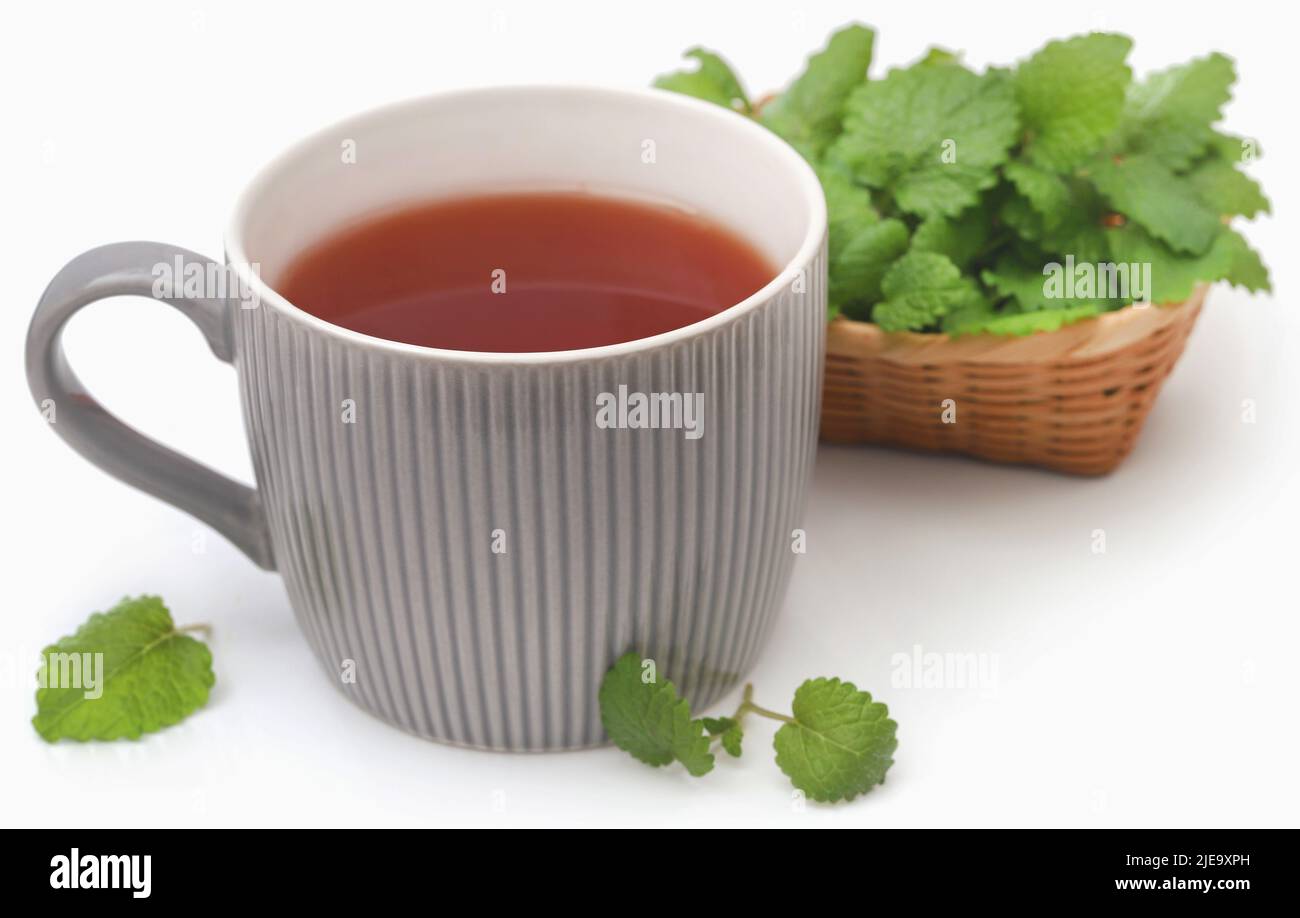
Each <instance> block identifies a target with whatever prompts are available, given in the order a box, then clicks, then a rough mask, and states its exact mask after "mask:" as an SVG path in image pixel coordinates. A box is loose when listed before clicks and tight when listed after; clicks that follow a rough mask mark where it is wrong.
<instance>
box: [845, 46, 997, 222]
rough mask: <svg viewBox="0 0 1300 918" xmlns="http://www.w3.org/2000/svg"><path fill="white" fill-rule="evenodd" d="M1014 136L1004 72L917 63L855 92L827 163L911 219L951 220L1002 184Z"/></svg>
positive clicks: (895, 71) (863, 86)
mask: <svg viewBox="0 0 1300 918" xmlns="http://www.w3.org/2000/svg"><path fill="white" fill-rule="evenodd" d="M1017 130H1018V123H1017V119H1016V103H1015V98H1014V92H1013V90H1012V86H1011V81H1010V80H1009V79H1008V78H1007V76H1006V75H1005V74H1004V73H1001V72H999V71H994V72H990V73H987V74H985V75H984V76H976V75H975V74H974V73H972V72H971V71H969V70H967V69H966V68H964V67H962V66H960V65H957V64H951V63H948V64H939V65H935V64H924V63H923V64H915V65H913V66H912V67H910V68H908V69H906V70H892V71H890V72H889V74H888V75H887V76H886V77H885V78H884V79H883V80H874V81H871V82H868V83H865V84H863V85H862V86H859V87H858V88H857V89H855V90H854V91H853V93H852V95H850V96H849V100H848V104H847V106H846V108H845V116H844V133H843V134H841V135H840V138H839V139H838V140H837V141H836V142H835V144H834V145H833V146H832V147H831V149H830V151H829V153H828V156H830V157H832V158H834V159H835V160H837V161H838V162H842V163H844V164H845V165H846V166H847V167H848V168H849V169H851V170H852V172H853V175H854V176H855V177H856V178H857V179H858V180H859V181H861V182H863V183H864V184H866V185H869V186H871V187H872V188H879V189H883V190H887V191H888V193H889V194H890V195H891V196H892V198H893V200H894V202H895V203H896V204H897V205H898V207H899V208H900V209H901V210H903V211H906V212H907V213H911V214H915V215H917V216H919V217H922V218H926V217H952V216H956V215H957V214H959V213H961V212H962V211H963V210H965V209H966V208H967V207H970V206H971V205H972V204H974V203H975V202H976V201H977V200H978V199H979V193H980V192H981V191H983V190H984V189H986V188H989V187H991V186H992V185H993V184H994V183H996V182H997V167H998V166H999V165H1000V164H1001V163H1002V162H1004V161H1005V160H1006V158H1007V151H1008V149H1009V148H1010V146H1011V145H1012V143H1014V141H1015V138H1016V134H1017Z"/></svg>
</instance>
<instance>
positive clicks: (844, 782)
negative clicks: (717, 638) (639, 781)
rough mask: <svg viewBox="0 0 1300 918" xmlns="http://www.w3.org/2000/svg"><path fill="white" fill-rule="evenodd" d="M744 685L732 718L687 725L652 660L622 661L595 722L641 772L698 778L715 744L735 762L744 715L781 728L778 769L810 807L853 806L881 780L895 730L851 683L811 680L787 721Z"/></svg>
mask: <svg viewBox="0 0 1300 918" xmlns="http://www.w3.org/2000/svg"><path fill="white" fill-rule="evenodd" d="M753 694H754V687H753V686H752V685H746V686H745V692H744V696H743V697H742V699H741V702H740V705H739V706H738V707H737V708H736V710H735V711H734V712H733V713H732V714H731V716H730V717H700V718H692V717H691V709H690V705H689V704H688V703H687V701H686V700H685V699H684V698H679V697H678V696H677V689H676V687H675V686H674V685H673V684H672V682H670V681H668V680H666V679H660V678H659V677H658V673H657V670H656V668H655V666H654V664H653V661H651V660H643V659H642V658H641V655H640V654H638V653H636V652H634V651H633V652H629V653H626V654H624V655H623V656H622V657H620V658H619V659H618V661H617V662H616V663H615V664H614V665H613V667H611V668H610V670H609V672H608V673H606V674H605V678H604V679H603V680H602V682H601V684H600V694H599V701H600V718H601V722H602V723H603V724H604V726H605V732H606V733H608V734H609V738H610V739H611V740H613V742H614V744H615V745H616V746H618V747H619V748H620V749H622V750H623V751H624V752H627V753H630V754H631V755H632V756H633V757H634V758H636V759H639V760H640V761H642V762H645V763H646V764H647V765H654V766H661V765H669V764H671V763H673V762H674V761H676V762H681V763H682V765H683V766H685V768H686V770H687V771H688V772H690V773H691V774H692V775H695V776H696V777H700V776H701V775H705V774H708V773H709V772H710V771H712V770H713V767H714V763H715V760H714V755H713V752H712V749H713V744H714V743H715V742H717V743H718V744H719V745H720V746H721V748H722V749H723V750H724V751H725V752H726V753H727V754H728V755H731V756H734V757H737V758H738V757H739V756H740V754H741V751H742V745H743V741H744V736H745V728H744V722H745V717H746V715H749V714H754V715H757V716H760V717H767V718H770V719H772V720H776V721H780V723H781V727H780V729H778V730H777V731H776V737H775V739H774V740H773V745H774V746H775V748H776V764H777V767H779V768H780V769H781V771H783V772H785V774H786V775H787V776H788V777H789V778H790V782H791V783H792V784H793V785H794V786H795V787H796V788H798V789H799V790H801V791H803V792H804V793H805V794H806V795H807V796H809V797H811V798H812V799H813V800H817V801H821V802H823V803H834V802H836V801H839V800H852V799H853V798H854V797H856V796H858V795H859V794H865V793H866V792H867V791H869V790H871V788H873V787H875V786H876V785H877V784H880V783H881V782H883V781H884V780H885V772H887V771H888V770H889V766H891V765H892V764H894V759H893V754H894V750H895V749H896V748H898V740H897V739H896V738H895V731H896V730H897V729H898V725H897V724H896V723H894V721H892V720H890V719H889V710H888V708H886V707H885V705H883V704H881V703H880V702H877V701H872V699H871V695H870V694H869V693H867V692H863V691H859V690H858V688H857V687H856V686H855V685H853V683H851V682H841V681H840V680H839V679H825V678H822V679H809V680H808V681H806V682H804V683H803V685H801V686H799V688H798V690H797V691H796V692H795V694H794V702H793V704H792V705H791V709H792V713H791V714H788V715H787V714H782V713H780V712H778V711H770V710H768V709H767V708H763V707H760V706H759V705H757V704H755V703H754V700H753Z"/></svg>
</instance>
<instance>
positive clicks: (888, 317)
mask: <svg viewBox="0 0 1300 918" xmlns="http://www.w3.org/2000/svg"><path fill="white" fill-rule="evenodd" d="M880 287H881V296H882V297H883V300H882V301H881V302H880V303H878V304H877V305H876V308H875V309H873V310H872V313H871V319H872V321H873V322H875V323H876V324H877V325H879V326H880V327H881V328H882V329H884V330H885V331H924V330H926V329H928V328H931V327H933V326H936V325H938V324H939V323H940V320H941V319H942V318H943V317H944V316H945V315H947V314H949V313H951V312H956V311H958V310H964V309H971V308H974V307H977V306H978V305H979V302H980V301H981V300H982V299H983V294H982V293H980V291H979V288H978V287H977V286H976V285H975V282H974V281H973V280H971V279H970V278H969V277H965V276H963V275H962V273H961V271H960V270H959V269H958V267H957V266H956V265H954V264H953V263H952V262H951V261H949V260H948V259H947V258H945V257H944V256H943V255H939V254H937V253H935V252H907V253H906V254H904V255H903V256H902V257H901V258H899V259H898V260H897V261H896V262H894V264H893V265H892V266H891V267H890V269H889V270H888V271H887V272H886V273H885V277H884V280H882V281H881V284H880Z"/></svg>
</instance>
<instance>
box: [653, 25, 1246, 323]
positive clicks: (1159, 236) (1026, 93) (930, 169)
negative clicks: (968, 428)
mask: <svg viewBox="0 0 1300 918" xmlns="http://www.w3.org/2000/svg"><path fill="white" fill-rule="evenodd" d="M874 46H875V33H874V32H873V31H872V30H871V29H869V28H867V27H866V26H863V25H858V24H852V25H849V26H846V27H845V28H843V29H841V30H839V31H837V32H836V33H834V34H833V35H832V36H831V38H830V41H829V43H828V44H827V46H826V47H825V48H824V49H823V50H822V51H820V52H818V53H817V54H814V55H813V56H812V57H811V58H810V59H809V60H808V64H807V67H806V68H805V70H804V72H803V73H802V74H801V75H800V76H799V77H797V78H796V79H795V80H794V82H793V83H791V84H790V86H789V87H788V88H787V89H786V90H785V91H784V92H782V93H781V94H779V95H777V96H776V97H774V98H772V99H770V100H767V101H766V102H762V103H758V104H755V103H751V101H750V100H749V98H748V97H747V96H746V94H745V90H744V88H743V86H742V84H741V82H740V80H739V79H738V78H737V77H736V75H735V74H734V72H733V71H732V69H731V67H730V66H729V65H728V64H727V63H726V61H725V60H723V59H722V58H721V57H720V56H718V55H717V54H715V53H713V52H711V51H705V50H703V49H699V48H697V49H695V50H693V51H692V52H690V56H692V57H694V58H695V59H696V60H697V61H699V63H700V66H699V68H698V69H695V70H687V71H679V72H677V73H672V74H667V75H665V76H661V77H659V78H658V79H657V80H656V81H655V85H657V86H659V87H661V88H665V89H671V90H674V91H677V92H683V93H687V94H690V95H694V96H698V97H700V98H704V99H709V100H711V101H714V102H718V103H719V104H723V105H726V106H727V107H728V108H731V109H733V110H734V111H737V112H740V113H741V114H744V115H746V116H749V117H753V118H755V119H757V120H758V121H759V122H760V123H762V124H764V125H766V126H767V127H768V128H770V129H771V130H772V131H774V132H775V133H777V134H779V135H780V136H781V137H783V138H784V139H785V140H787V141H788V142H789V143H790V144H791V145H792V146H793V147H794V148H795V149H796V150H798V151H799V152H800V153H801V154H802V155H803V156H804V158H805V159H807V160H808V161H809V162H810V163H811V164H812V165H813V167H814V168H815V169H816V171H817V174H818V176H819V177H820V178H821V181H822V187H823V189H824V190H825V193H826V203H827V208H828V217H829V225H830V297H829V299H830V315H831V317H834V316H835V315H837V314H843V315H845V316H848V317H850V318H854V319H860V320H864V321H872V322H875V323H876V324H878V325H880V326H881V327H882V328H884V329H885V330H887V331H917V332H947V333H949V334H952V335H960V334H966V333H971V332H989V333H995V334H1009V335H1024V334H1029V333H1031V332H1035V331H1051V330H1054V329H1056V328H1059V327H1060V326H1061V325H1063V324H1067V323H1069V322H1074V321H1078V320H1079V319H1084V318H1088V317H1090V316H1095V315H1097V314H1099V313H1101V312H1106V311H1111V310H1115V309H1120V308H1122V307H1124V306H1127V305H1129V304H1130V303H1132V302H1134V298H1133V297H1132V296H1128V295H1123V294H1121V295H1111V294H1112V293H1113V291H1111V290H1110V289H1106V290H1105V291H1101V290H1097V289H1089V288H1088V287H1083V288H1082V289H1079V290H1077V291H1068V292H1067V295H1062V294H1060V293H1058V292H1053V293H1052V294H1051V295H1049V294H1048V292H1047V289H1046V288H1045V285H1044V271H1045V268H1047V267H1048V266H1050V265H1063V264H1066V263H1067V256H1068V257H1071V258H1073V259H1074V262H1075V263H1076V264H1078V263H1088V264H1092V265H1099V264H1107V265H1133V264H1139V265H1149V266H1150V281H1151V282H1150V289H1149V290H1147V291H1145V292H1144V299H1147V300H1149V301H1150V302H1153V303H1158V304H1163V303H1176V302H1181V301H1183V300H1185V299H1187V298H1188V297H1189V296H1190V295H1191V293H1192V291H1193V290H1194V289H1195V287H1196V285H1197V284H1200V283H1207V282H1212V281H1219V280H1224V281H1227V282H1229V283H1231V284H1235V285H1238V286H1241V287H1244V288H1245V289H1247V290H1250V291H1252V292H1254V291H1259V290H1270V289H1271V286H1270V282H1269V275H1268V269H1267V268H1266V267H1265V266H1264V263H1263V262H1262V261H1261V259H1260V257H1259V255H1258V254H1257V253H1256V252H1255V251H1254V250H1252V249H1251V248H1250V246H1249V244H1248V243H1247V242H1246V240H1245V239H1244V238H1243V237H1242V236H1241V235H1240V234H1239V233H1238V232H1237V231H1236V230H1234V229H1233V228H1232V227H1231V226H1230V225H1229V221H1230V220H1231V219H1232V218H1233V217H1244V218H1246V219H1252V218H1254V217H1255V216H1257V215H1258V214H1261V213H1269V212H1270V205H1269V201H1268V199H1267V198H1266V197H1265V196H1264V193H1263V191H1262V190H1261V189H1260V187H1259V185H1258V184H1257V183H1256V182H1255V180H1254V179H1252V178H1251V177H1250V176H1248V175H1247V174H1246V173H1245V172H1244V171H1242V169H1241V168H1240V167H1241V166H1242V165H1245V164H1249V163H1250V162H1252V161H1253V160H1254V159H1255V158H1257V157H1258V155H1259V148H1258V145H1257V144H1256V143H1255V142H1254V141H1251V140H1246V139H1243V138H1238V137H1233V136H1231V135H1228V134H1224V133H1222V132H1220V131H1219V130H1217V128H1216V127H1215V125H1216V124H1217V123H1218V122H1219V120H1220V118H1221V114H1222V109H1223V106H1224V104H1225V103H1226V102H1227V101H1228V100H1229V99H1230V98H1231V87H1232V84H1233V82H1234V80H1235V78H1236V74H1235V67H1234V65H1233V62H1232V60H1231V59H1230V58H1228V57H1226V56H1225V55H1222V54H1218V53H1214V54H1210V55H1208V56H1206V57H1203V58H1198V59H1196V60H1193V61H1190V62H1188V63H1186V64H1183V65H1180V66H1176V67H1171V68H1169V69H1167V70H1163V71H1160V72H1157V73H1153V74H1151V75H1150V76H1148V77H1147V78H1146V79H1145V80H1142V81H1134V79H1133V75H1132V71H1131V70H1130V69H1129V66H1128V64H1127V62H1126V61H1127V57H1128V54H1129V51H1130V50H1131V48H1132V41H1131V40H1130V39H1129V38H1127V37H1125V36H1123V35H1116V34H1108V33H1091V34H1087V35H1079V36H1076V37H1073V38H1069V39H1066V40H1063V41H1053V42H1050V43H1048V44H1047V45H1046V46H1045V47H1043V48H1042V49H1041V50H1039V51H1038V52H1037V53H1035V54H1033V55H1031V56H1030V57H1029V58H1027V59H1025V60H1023V61H1021V62H1020V63H1019V64H1018V65H1016V66H1015V67H1013V68H1011V69H1004V68H996V67H993V68H988V69H986V70H985V71H984V72H982V73H977V72H975V71H974V70H972V69H970V68H968V67H966V66H965V65H963V64H962V62H961V59H960V57H959V56H958V55H956V54H953V53H952V52H950V51H946V50H943V49H938V48H936V49H931V50H930V51H929V52H927V53H926V54H925V55H924V56H923V57H922V58H921V59H919V60H918V61H916V62H915V63H913V64H911V65H910V66H907V67H901V68H895V69H892V70H890V71H889V72H888V73H886V74H885V75H884V76H883V77H881V78H879V79H870V78H868V76H867V71H868V68H869V67H870V65H871V59H872V54H873V51H874Z"/></svg>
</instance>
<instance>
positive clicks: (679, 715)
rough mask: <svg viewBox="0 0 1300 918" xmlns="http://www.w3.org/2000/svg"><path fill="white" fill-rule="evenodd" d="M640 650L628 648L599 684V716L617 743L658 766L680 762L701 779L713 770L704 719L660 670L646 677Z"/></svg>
mask: <svg viewBox="0 0 1300 918" xmlns="http://www.w3.org/2000/svg"><path fill="white" fill-rule="evenodd" d="M645 672H646V671H645V670H643V669H642V660H641V656H640V654H637V653H635V652H629V653H626V654H624V655H623V656H622V657H620V658H619V659H618V662H616V663H615V664H614V666H613V667H612V668H611V669H610V670H609V672H608V673H606V674H605V678H604V679H603V680H602V681H601V683H600V693H599V696H598V698H599V702H600V720H601V723H602V724H603V725H604V727H605V732H606V733H608V734H609V738H610V740H612V741H613V743H614V745H616V746H618V748H620V749H622V750H623V751H624V752H627V753H629V754H630V755H632V756H633V757H634V758H636V759H639V760H640V761H642V762H645V763H646V764H647V765H654V766H656V767H658V766H661V765H670V764H672V763H673V762H674V761H677V762H681V763H682V764H683V765H684V766H686V770H687V771H689V772H690V773H691V774H692V775H695V776H696V777H699V776H700V775H704V774H707V773H708V772H710V771H712V770H713V754H712V753H711V752H709V745H710V741H709V737H707V736H706V735H705V733H704V721H702V720H692V719H691V708H690V705H689V704H687V702H686V700H685V699H683V698H678V697H677V689H676V687H675V686H674V685H673V684H672V683H671V682H669V681H668V680H666V679H664V680H659V679H658V678H657V674H655V675H654V676H652V677H651V678H650V679H649V680H648V681H647V679H646V678H644V675H643V673H645Z"/></svg>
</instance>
